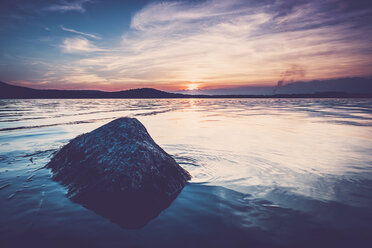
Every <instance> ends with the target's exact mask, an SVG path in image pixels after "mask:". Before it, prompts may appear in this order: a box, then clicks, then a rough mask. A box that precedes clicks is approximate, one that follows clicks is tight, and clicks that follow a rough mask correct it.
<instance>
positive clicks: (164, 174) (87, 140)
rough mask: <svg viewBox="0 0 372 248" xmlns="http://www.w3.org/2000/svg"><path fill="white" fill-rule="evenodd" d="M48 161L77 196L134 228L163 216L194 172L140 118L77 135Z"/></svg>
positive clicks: (111, 123) (99, 210) (69, 191)
mask: <svg viewBox="0 0 372 248" xmlns="http://www.w3.org/2000/svg"><path fill="white" fill-rule="evenodd" d="M47 167H48V168H51V170H52V172H53V179H54V180H56V181H58V182H61V183H62V184H63V185H65V186H67V188H68V193H67V195H68V197H70V198H71V199H72V200H73V201H75V202H78V203H81V204H83V205H84V206H85V207H87V208H88V209H91V210H93V211H95V212H97V213H99V214H101V215H103V216H105V217H107V218H109V219H110V220H112V221H114V222H116V223H118V224H120V225H121V226H124V227H128V228H137V227H141V226H143V225H144V224H146V223H147V222H148V221H149V220H150V219H152V218H153V217H155V216H157V215H158V214H159V213H160V211H162V210H163V209H164V208H165V207H167V206H169V204H170V203H171V202H172V201H173V200H174V199H175V197H176V196H177V195H178V193H179V192H180V191H181V190H182V189H183V187H184V186H185V184H186V183H187V181H188V180H189V179H190V178H191V176H190V174H189V173H188V172H187V171H186V170H184V169H183V168H181V167H180V166H179V165H178V164H177V163H176V161H175V160H174V159H173V158H172V157H171V156H170V155H169V154H167V153H166V152H165V151H164V150H163V149H162V148H161V147H159V146H158V145H157V144H156V143H155V142H154V140H153V139H152V138H151V137H150V135H149V134H148V132H147V130H146V128H145V127H144V126H143V125H142V124H141V123H140V122H139V121H138V120H137V119H135V118H119V119H116V120H114V121H112V122H110V123H108V124H106V125H104V126H102V127H100V128H97V129H96V130H94V131H92V132H90V133H87V134H83V135H80V136H78V137H76V138H74V139H73V140H71V141H70V142H69V143H68V144H67V145H65V146H64V147H63V148H62V149H61V150H60V151H59V152H57V153H56V154H55V155H54V157H53V158H52V159H51V161H50V162H49V163H48V164H47Z"/></svg>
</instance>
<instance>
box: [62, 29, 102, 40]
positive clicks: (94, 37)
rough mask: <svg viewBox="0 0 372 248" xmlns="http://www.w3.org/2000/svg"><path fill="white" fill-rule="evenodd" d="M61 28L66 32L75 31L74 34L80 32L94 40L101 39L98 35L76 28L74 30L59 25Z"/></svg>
mask: <svg viewBox="0 0 372 248" xmlns="http://www.w3.org/2000/svg"><path fill="white" fill-rule="evenodd" d="M61 29H62V30H63V31H67V32H71V33H75V34H80V35H84V36H87V37H89V38H92V39H96V40H99V39H101V37H99V36H97V35H94V34H89V33H84V32H80V31H77V30H74V29H71V28H65V27H64V26H61Z"/></svg>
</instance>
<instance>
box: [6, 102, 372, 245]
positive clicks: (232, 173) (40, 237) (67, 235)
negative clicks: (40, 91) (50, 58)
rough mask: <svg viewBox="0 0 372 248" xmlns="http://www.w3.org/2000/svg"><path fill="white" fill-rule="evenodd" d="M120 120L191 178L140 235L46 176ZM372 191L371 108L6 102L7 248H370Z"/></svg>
mask: <svg viewBox="0 0 372 248" xmlns="http://www.w3.org/2000/svg"><path fill="white" fill-rule="evenodd" d="M122 116H131V117H136V118H138V119H139V120H140V121H141V122H142V123H143V124H144V125H145V126H146V128H147V129H148V131H149V133H150V135H151V136H152V137H153V138H154V140H155V141H156V142H157V143H158V144H159V145H160V146H162V147H163V148H164V149H165V150H166V151H167V152H168V153H169V154H171V155H172V156H174V158H175V159H176V160H177V162H178V163H179V164H180V165H181V166H183V167H184V168H185V169H187V170H188V171H189V172H190V173H191V174H192V176H193V179H192V181H191V183H190V184H189V185H187V186H186V187H185V189H184V190H183V191H182V192H181V194H180V195H179V196H178V198H177V199H176V200H175V201H174V202H173V203H172V204H171V205H170V207H168V208H167V209H165V210H164V211H162V212H161V213H160V214H159V216H157V217H156V218H154V219H153V220H152V221H150V222H149V223H148V224H147V225H146V226H145V227H143V228H141V229H136V230H128V229H124V228H121V227H119V226H118V225H116V224H114V223H112V222H110V221H109V220H107V219H105V218H103V217H101V216H99V215H97V214H95V213H94V212H91V211H89V210H87V209H85V208H84V207H82V206H80V205H78V204H75V203H73V202H71V201H70V200H69V199H68V198H66V196H65V194H66V189H65V188H64V187H63V186H61V185H59V184H58V183H56V182H54V181H52V180H51V173H50V171H49V170H47V169H39V168H42V167H43V166H44V165H45V164H46V163H47V162H48V161H49V159H50V157H51V155H52V153H53V152H55V151H56V150H57V149H58V148H60V147H61V146H62V145H64V144H66V143H67V142H68V141H69V140H70V139H72V138H74V137H75V136H77V135H79V134H81V133H85V132H89V131H91V130H93V129H95V128H97V127H99V126H101V125H103V124H105V123H107V122H109V121H110V120H113V119H115V118H118V117H122ZM371 192H372V100H371V99H280V100H276V99H169V100H133V99H132V100H123V99H120V100H119V99H84V100H2V101H0V203H1V205H0V241H1V243H2V244H5V247H20V246H23V245H24V244H27V245H28V246H29V247H33V246H35V247H36V246H39V247H40V246H41V247H49V246H51V245H53V246H54V247H55V246H60V247H66V246H70V247H84V246H89V247H149V246H151V247H156V246H157V247H175V246H178V247H227V246H228V247H247V246H252V247H314V246H318V247H333V246H338V247H350V246H355V247H369V245H370V242H372V237H371V235H370V233H372V224H371V223H372V193H371ZM2 247H3V245H2Z"/></svg>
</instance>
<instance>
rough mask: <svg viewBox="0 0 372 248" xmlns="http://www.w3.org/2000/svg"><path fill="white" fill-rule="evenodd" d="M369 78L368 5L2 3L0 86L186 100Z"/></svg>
mask: <svg viewBox="0 0 372 248" xmlns="http://www.w3.org/2000/svg"><path fill="white" fill-rule="evenodd" d="M355 76H359V77H371V76H372V1H370V0H229V1H226V0H192V1H148V0H135V1H128V0H127V1H125V0H123V1H118V0H33V1H29V0H2V1H0V81H4V82H8V83H12V84H16V85H23V86H29V87H33V88H39V89H46V88H54V89H100V90H106V91H116V90H125V89H131V88H143V87H152V88H157V89H161V90H168V91H177V90H195V89H214V88H231V87H241V86H266V85H276V84H277V82H281V83H280V84H285V83H287V82H292V81H296V80H302V81H310V80H314V79H331V78H343V77H355Z"/></svg>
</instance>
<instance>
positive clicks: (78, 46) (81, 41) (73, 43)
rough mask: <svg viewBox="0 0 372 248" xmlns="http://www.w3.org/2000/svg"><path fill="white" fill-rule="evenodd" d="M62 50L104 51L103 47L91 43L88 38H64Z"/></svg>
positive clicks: (70, 51)
mask: <svg viewBox="0 0 372 248" xmlns="http://www.w3.org/2000/svg"><path fill="white" fill-rule="evenodd" d="M61 48H62V51H63V52H65V53H91V52H99V51H104V50H103V49H101V48H99V47H97V46H95V45H93V44H92V43H91V42H90V41H89V40H88V39H86V38H83V37H79V38H66V39H65V40H64V41H63V43H62V45H61Z"/></svg>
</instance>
